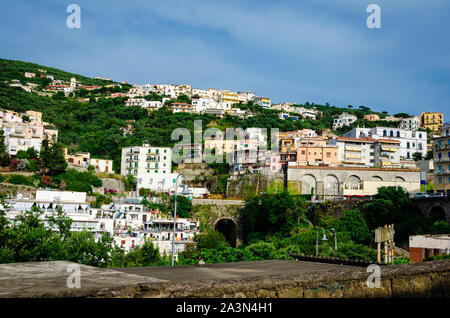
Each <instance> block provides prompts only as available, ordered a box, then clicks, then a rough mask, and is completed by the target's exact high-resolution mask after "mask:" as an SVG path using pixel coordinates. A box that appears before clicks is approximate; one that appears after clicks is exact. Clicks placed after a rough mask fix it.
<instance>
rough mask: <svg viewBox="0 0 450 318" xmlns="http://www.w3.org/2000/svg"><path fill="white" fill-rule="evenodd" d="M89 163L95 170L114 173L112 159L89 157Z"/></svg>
mask: <svg viewBox="0 0 450 318" xmlns="http://www.w3.org/2000/svg"><path fill="white" fill-rule="evenodd" d="M89 165H91V166H93V167H94V168H95V171H97V172H106V173H114V170H113V160H109V159H97V158H91V159H90V160H89Z"/></svg>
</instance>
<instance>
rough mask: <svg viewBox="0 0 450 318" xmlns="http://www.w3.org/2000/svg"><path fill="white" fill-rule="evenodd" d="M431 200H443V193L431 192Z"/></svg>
mask: <svg viewBox="0 0 450 318" xmlns="http://www.w3.org/2000/svg"><path fill="white" fill-rule="evenodd" d="M431 197H432V198H443V197H445V193H444V192H433V193H432V194H431Z"/></svg>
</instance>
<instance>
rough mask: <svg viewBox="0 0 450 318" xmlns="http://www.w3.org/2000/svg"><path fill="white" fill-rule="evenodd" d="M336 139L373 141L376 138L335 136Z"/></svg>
mask: <svg viewBox="0 0 450 318" xmlns="http://www.w3.org/2000/svg"><path fill="white" fill-rule="evenodd" d="M336 139H337V140H342V141H359V142H375V141H376V139H374V138H371V137H365V138H348V137H337V138H336Z"/></svg>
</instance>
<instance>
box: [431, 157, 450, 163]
mask: <svg viewBox="0 0 450 318" xmlns="http://www.w3.org/2000/svg"><path fill="white" fill-rule="evenodd" d="M434 162H450V157H442V158H437V159H434Z"/></svg>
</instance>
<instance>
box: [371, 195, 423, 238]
mask: <svg viewBox="0 0 450 318" xmlns="http://www.w3.org/2000/svg"><path fill="white" fill-rule="evenodd" d="M412 211H413V210H412V209H411V200H410V199H409V197H408V194H407V193H406V192H405V191H404V190H403V189H402V188H396V187H380V188H378V193H377V194H376V195H375V196H374V198H373V199H372V200H371V201H370V202H368V203H366V204H365V205H364V214H365V218H366V222H367V225H368V226H369V228H370V229H372V230H373V229H375V228H376V227H379V226H384V225H385V224H394V227H395V236H396V239H400V240H406V239H408V237H409V235H414V234H423V233H426V232H428V231H430V229H431V221H430V219H428V218H426V217H423V216H420V215H416V214H414V213H413V212H412Z"/></svg>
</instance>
